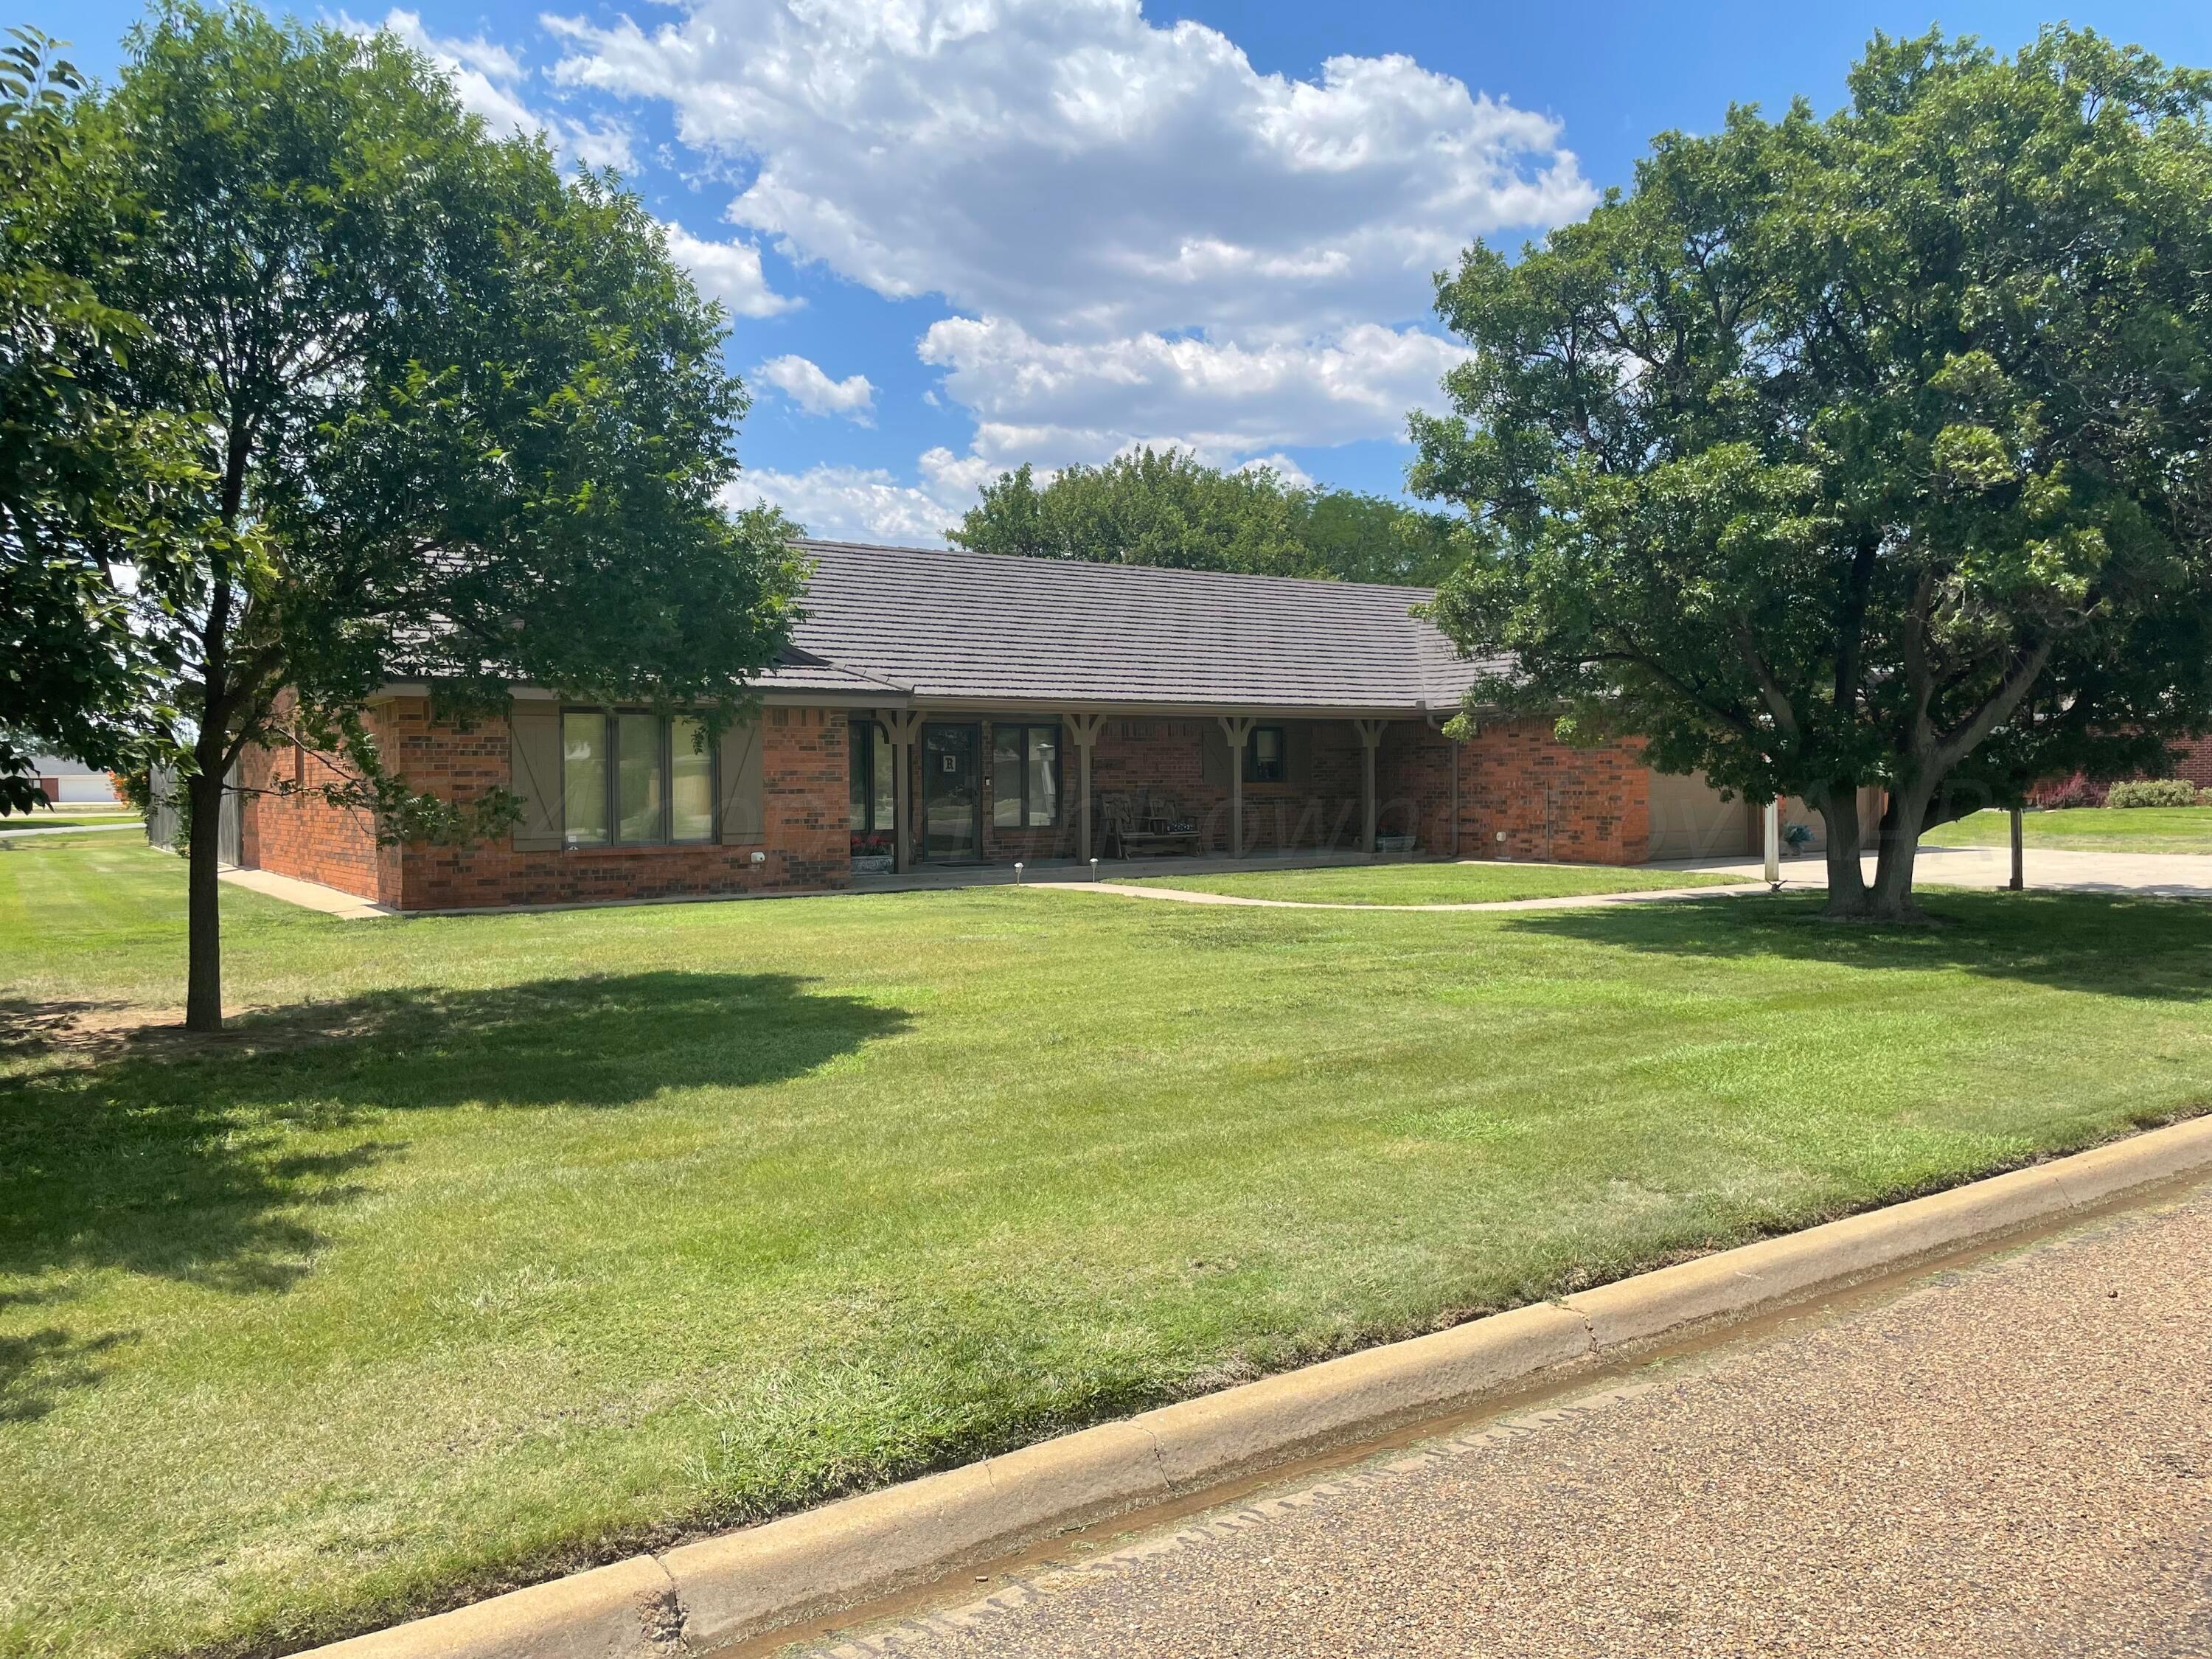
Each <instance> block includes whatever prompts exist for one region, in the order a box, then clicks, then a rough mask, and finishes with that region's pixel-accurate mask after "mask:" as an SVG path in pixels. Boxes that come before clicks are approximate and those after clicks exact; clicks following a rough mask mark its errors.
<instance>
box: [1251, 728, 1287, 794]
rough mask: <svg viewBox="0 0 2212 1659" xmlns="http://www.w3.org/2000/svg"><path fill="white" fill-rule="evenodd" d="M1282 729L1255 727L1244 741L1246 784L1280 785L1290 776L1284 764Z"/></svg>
mask: <svg viewBox="0 0 2212 1659" xmlns="http://www.w3.org/2000/svg"><path fill="white" fill-rule="evenodd" d="M1284 755H1285V749H1284V744H1283V728H1282V727H1281V726H1254V727H1253V728H1252V732H1251V735H1250V736H1249V737H1248V738H1245V739H1244V781H1245V782H1247V783H1280V782H1282V781H1283V780H1284V779H1285V778H1287V777H1288V776H1289V775H1290V769H1289V768H1288V767H1287V766H1286V765H1285V762H1284Z"/></svg>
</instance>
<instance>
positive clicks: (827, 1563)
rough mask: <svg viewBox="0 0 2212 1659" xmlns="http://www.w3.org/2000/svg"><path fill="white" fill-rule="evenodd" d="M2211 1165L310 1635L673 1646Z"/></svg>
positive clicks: (1082, 1436) (707, 1639) (1179, 1411)
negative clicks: (424, 1610) (450, 1606)
mask: <svg viewBox="0 0 2212 1659" xmlns="http://www.w3.org/2000/svg"><path fill="white" fill-rule="evenodd" d="M2207 1165H2212V1115H2208V1116H2203V1117H2197V1118H2191V1119H2188V1120H2186V1121H2183V1122H2180V1123H2175V1124H2171V1125H2168V1126H2167V1127H2164V1128H2159V1129H2152V1130H2148V1131H2146V1132H2144V1133H2140V1134H2136V1135H2131V1136H2130V1137H2128V1138H2127V1139H2124V1140H2118V1141H2113V1142H2110V1143H2108V1144H2106V1145H2105V1146H2099V1147H2096V1148H2093V1149H2092V1150H2090V1151H2088V1152H2076V1153H2074V1154H2072V1155H2071V1156H2069V1157H2066V1158H2056V1159H2053V1160H2051V1162H2048V1163H2045V1164H2033V1165H2031V1166H2030V1167H2028V1168H2027V1169H2023V1170H2014V1171H2012V1172H2011V1173H2009V1174H2007V1175H2001V1176H1991V1177H1990V1178H1989V1179H1986V1180H1983V1181H1976V1182H1968V1183H1966V1185H1964V1186H1960V1187H1954V1188H1950V1189H1948V1190H1947V1191H1944V1192H1941V1193H1936V1194H1932V1195H1930V1196H1929V1197H1926V1198H1919V1199H1913V1200H1909V1201H1907V1202H1905V1203H1902V1204H1895V1205H1891V1206H1887V1208H1883V1209H1879V1210H1870V1211H1868V1212H1865V1213H1863V1214H1860V1215H1854V1216H1848V1217H1845V1218H1844V1219H1842V1220H1840V1221H1831V1222H1826V1223H1824V1224H1823V1225H1820V1226H1817V1227H1810V1228H1808V1229H1806V1230H1805V1231H1802V1232H1796V1233H1789V1234H1785V1235H1784V1236H1783V1237H1778V1238H1770V1239H1762V1240H1761V1241H1759V1243H1755V1244H1746V1245H1742V1246H1741V1247H1739V1248H1737V1249H1731V1250H1723V1251H1721V1252H1719V1253H1717V1254H1716V1255H1708V1256H1700V1257H1698V1258H1697V1259H1696V1260H1694V1261H1686V1262H1682V1263H1680V1264H1678V1265H1677V1266H1674V1267H1662V1268H1660V1269H1658V1270H1656V1272H1652V1273H1639V1274H1637V1275H1636V1276H1635V1277H1633V1278H1630V1279H1620V1280H1616V1281H1615V1282H1614V1283H1613V1284H1610V1285H1601V1286H1599V1287H1598V1288H1597V1289H1595V1290H1590V1291H1577V1292H1576V1293H1574V1294H1573V1295H1571V1296H1569V1297H1564V1298H1563V1299H1561V1300H1559V1301H1557V1302H1543V1303H1537V1304H1532V1305H1530V1306H1528V1307H1525V1308H1516V1309H1514V1310H1511V1311H1510V1312H1507V1313H1502V1314H1495V1315H1492V1316H1489V1317H1488V1318H1485V1319H1477V1320H1472V1321H1470V1322H1468V1323H1467V1324H1464V1325H1460V1326H1455V1327H1454V1328H1452V1329H1450V1330H1446V1331H1439V1332H1437V1333H1435V1334H1431V1335H1428V1336H1419V1337H1413V1338H1412V1339H1410V1340H1406V1341H1402V1342H1393V1343H1389V1344H1385V1345H1383V1346H1379V1347H1375V1348H1369V1349H1365V1350H1363V1351H1362V1352H1358V1353H1352V1354H1346V1355H1345V1356H1343V1357H1342V1358H1336V1359H1331V1360H1326V1361H1323V1362H1322V1363H1321V1364H1316V1365H1310V1366H1307V1367H1305V1368H1304V1369H1303V1370H1294V1371H1285V1372H1283V1373H1281V1374H1279V1375H1278V1376H1269V1377H1263V1378H1261V1380H1260V1381H1258V1382H1255V1383H1243V1384H1241V1385H1239V1386H1238V1387H1236V1388H1233V1389H1225V1390H1223V1391H1222V1392H1221V1393H1218V1394H1212V1395H1202V1396H1200V1398H1197V1399H1194V1400H1185V1401H1178V1402H1177V1403H1176V1404H1175V1405H1172V1406H1163V1407H1158V1409H1156V1410H1152V1411H1149V1412H1146V1413H1142V1414H1140V1415H1139V1416H1136V1417H1132V1418H1128V1419H1124V1420H1123V1421H1121V1422H1118V1423H1106V1424H1102V1425H1098V1426H1097V1427H1095V1428H1090V1429H1083V1430H1079V1431H1076V1432H1075V1433H1073V1434H1067V1435H1063V1436H1061V1437H1059V1438H1057V1439H1054V1440H1047V1441H1043V1442H1042V1443H1038V1444H1036V1445H1034V1446H1028V1447H1024V1448H1023V1449H1021V1450H1019V1451H1014V1452H1009V1453H1006V1454H1005V1455H1001V1456H998V1457H993V1458H987V1459H986V1460H984V1461H983V1462H980V1463H971V1464H969V1465H967V1466H966V1467H964V1468H957V1469H950V1470H947V1471H945V1473H943V1474H933V1475H927V1476H924V1477H923V1478H921V1480H910V1481H907V1482H905V1483H903V1484H902V1485H899V1486H886V1487H884V1488H882V1489H881V1490H879V1491H876V1492H864V1493H861V1494H860V1495H859V1496H857V1497H854V1498H844V1499H842V1500H840V1501H838V1502H836V1503H834V1504H824V1505H823V1506H822V1507H821V1508H819V1509H815V1510H805V1511H803V1512H802V1513H800V1514H797V1515H792V1516H785V1517H783V1518H781V1519H780V1520H776V1521H772V1522H766V1523H764V1524H763V1525H760V1526H757V1527H750V1528H744V1529H743V1530H740V1531H737V1532H732V1533H726V1534H722V1535H721V1536H720V1537H715V1538H708V1539H702V1540H701V1541H698V1542H696V1543H692V1544H686V1545H684V1546H681V1547H678V1548H675V1549H671V1550H669V1551H667V1552H666V1553H664V1554H660V1555H658V1556H652V1555H640V1556H634V1557H632V1558H630V1559H628V1560H625V1561H618V1562H616V1563H615V1564H613V1565H611V1566H605V1567H597V1568H594V1569H592V1571H588V1572H582V1573H577V1574H574V1575H573V1576H571V1577H566V1578H559V1579H555V1580H552V1581H551V1582H550V1583H543V1584H535V1585H532V1586H530V1587H529V1588H527V1589H520V1590H514V1591H512V1592H510V1593H508V1594H507V1595H500V1596H495V1597H493V1598H492V1599H490V1600H489V1601H480V1602H477V1604H475V1605H474V1606H472V1607H460V1608H457V1609H455V1610H454V1611H453V1612H450V1613H438V1614H435V1615H433V1616H431V1617H429V1618H427V1619H419V1620H414V1621H412V1622H411V1623H409V1624H404V1625H398V1626H392V1628H390V1629H388V1630H383V1631H379V1632H374V1633H373V1634H370V1635H368V1636H358V1637H355V1638H350V1639H349V1640H347V1641H343V1642H338V1643H335V1644H331V1645H330V1646H327V1647H322V1648H317V1649H315V1650H313V1653H314V1654H315V1655H317V1656H320V1659H672V1656H674V1655H676V1654H678V1653H683V1652H691V1653H702V1652H712V1651H714V1650H716V1649H718V1648H722V1647H726V1646H731V1645H733V1644H737V1643H738V1642H741V1641H744V1640H746V1639H748V1638H753V1637H757V1636H763V1635H767V1634H769V1633H770V1632H775V1631H776V1630H778V1629H781V1628H782V1627H784V1626H787V1625H790V1624H793V1623H794V1622H796V1621H797V1620H801V1619H805V1618H807V1617H809V1616H811V1615H814V1614H817V1613H825V1612H829V1611H832V1610H835V1609H836V1608H838V1607H850V1606H853V1605H854V1604H856V1603H859V1602H862V1601H869V1600H872V1599H873V1598H874V1597H876V1596H878V1595H885V1594H888V1593H890V1591H892V1590H895V1589H900V1588H902V1586H905V1585H909V1584H913V1583H921V1582H924V1581H926V1580H927V1579H929V1578H931V1577H935V1576H937V1575H938V1574H939V1573H943V1572H946V1571H952V1570H954V1569H956V1568H958V1567H960V1566H963V1565H968V1564H969V1563H972V1562H976V1561H982V1560H988V1559H993V1558H994V1557H996V1556H999V1555H1002V1554H1005V1553H1008V1552H1010V1551H1012V1550H1013V1549H1015V1548H1018V1547H1020V1546H1022V1545H1024V1544H1025V1543H1030V1542H1033V1541H1036V1540H1037V1539H1039V1538H1041V1537H1043V1536H1046V1535H1048V1534H1051V1533H1053V1532H1055V1531H1058V1530H1060V1529H1061V1528H1067V1527H1073V1526H1081V1525H1085V1524H1087V1523H1089V1522H1094V1521H1099V1520H1103V1519H1106V1518H1108V1517H1109V1516H1115V1515H1121V1514H1127V1513H1128V1512H1130V1511H1132V1510H1138V1509H1142V1508H1145V1507H1147V1506H1149V1505H1152V1504H1159V1503H1164V1502H1166V1501H1168V1500H1169V1499H1170V1498H1176V1497H1178V1496H1182V1495H1184V1494H1187V1493H1188V1492H1192V1491H1194V1490H1196V1489H1200V1488H1202V1487H1204V1486H1209V1485H1212V1484H1214V1483H1216V1482H1218V1481H1222V1480H1229V1479H1232V1478H1234V1477H1236V1476H1238V1475H1241V1474H1250V1473H1252V1472H1254V1471H1256V1470H1259V1469H1262V1468H1267V1466H1268V1465H1270V1464H1273V1463H1277V1462H1284V1461H1286V1460H1288V1459H1290V1458H1292V1457H1295V1456H1298V1455H1302V1454H1305V1453H1309V1452H1312V1451H1316V1450H1319V1449H1323V1448H1325V1447H1327V1446H1329V1445H1331V1444H1334V1443H1344V1442H1347V1441H1352V1440H1356V1439H1358V1438H1361V1437H1364V1436H1366V1435H1369V1434H1373V1433H1379V1432H1383V1431H1387V1430H1389V1429H1392V1428H1395V1427H1400V1426H1402V1425H1405V1424H1407V1423H1409V1422H1414V1421H1418V1420H1419V1419H1422V1418H1425V1417H1429V1416H1435V1415H1441V1414H1443V1413H1446V1412H1448V1411H1450V1410H1453V1409H1455V1408H1456V1407H1462V1406H1464V1405H1466V1404H1468V1403H1469V1402H1471V1401H1474V1400H1476V1399H1478V1398H1480V1396H1482V1395H1486V1394H1492V1393H1498V1392H1502V1391H1504V1390H1506V1389H1510V1388H1513V1387H1516V1386H1519V1385H1523V1384H1526V1383H1528V1382H1530V1381H1531V1380H1533V1379H1539V1378H1541V1376H1542V1374H1543V1373H1544V1372H1546V1371H1549V1370H1555V1369H1558V1368H1559V1367H1562V1366H1565V1365H1568V1364H1573V1363H1575V1362H1577V1361H1581V1360H1586V1359H1589V1358H1592V1357H1594V1356H1595V1355H1599V1354H1602V1353H1605V1352H1609V1351H1610V1350H1612V1349H1614V1348H1617V1347H1620V1346H1623V1345H1625V1344H1630V1343H1635V1342H1640V1341H1645V1340H1650V1339H1651V1338H1654V1337H1658V1336H1662V1335H1664V1334H1667V1333H1668V1332H1670V1331H1674V1330H1676V1329H1678V1328H1681V1327H1683V1326H1686V1325H1690V1324H1693V1323H1696V1322H1699V1321H1703V1320H1709V1319H1716V1318H1723V1317H1729V1316H1741V1315H1745V1314H1749V1313H1753V1312H1755V1311H1758V1310H1761V1309H1764V1308H1766V1307H1769V1306H1771V1305H1773V1304H1778V1303H1783V1302H1787V1301H1790V1300H1791V1299H1794V1298H1796V1297H1802V1296H1804V1295H1806V1294H1807V1293H1808V1292H1811V1291H1818V1290H1820V1289H1823V1288H1826V1287H1830V1286H1833V1285H1840V1284H1844V1283H1847V1282H1849V1281H1850V1280H1852V1279H1859V1278H1862V1277H1863V1276H1865V1275H1867V1274H1869V1273H1873V1272H1875V1271H1876V1270H1878V1269H1882V1268H1887V1267H1895V1266H1897V1265H1899V1263H1904V1262H1908V1261H1912V1260H1913V1259H1915V1258H1917V1257H1921V1256H1926V1255H1934V1254H1936V1253H1938V1252H1941V1251H1943V1250H1947V1249H1955V1248H1957V1247H1959V1246H1960V1245H1965V1244H1970V1243H1975V1242H1977V1241H1978V1240H1982V1239H1987V1238H1994V1237H1999V1236H2001V1235H2002V1234H2005V1233H2008V1232H2011V1231H2016V1230H2018V1229H2020V1228H2021V1227H2024V1226H2027V1225H2030V1224H2032V1223H2034V1222H2037V1221H2039V1220H2043V1219H2045V1218H2049V1217H2051V1216H2057V1215H2063V1214H2064V1213H2065V1212H2068V1211H2069V1210H2076V1209H2081V1208H2083V1207H2085V1206H2091V1205H2094V1204H2096V1203H2099V1202H2100V1201H2101V1200H2106V1199H2109V1198H2111V1197H2112V1196H2114V1195H2115V1194H2119V1193H2123V1192H2125V1191H2128V1190H2129V1189H2130V1188H2139V1187H2145V1186H2148V1185H2151V1184H2153V1183H2155V1182H2160V1181H2164V1180H2166V1179H2169V1178H2171V1177H2173V1176H2180V1175H2185V1174H2187V1173H2189V1172H2191V1171H2192V1170H2199V1169H2203V1168H2204V1167H2205V1166H2207Z"/></svg>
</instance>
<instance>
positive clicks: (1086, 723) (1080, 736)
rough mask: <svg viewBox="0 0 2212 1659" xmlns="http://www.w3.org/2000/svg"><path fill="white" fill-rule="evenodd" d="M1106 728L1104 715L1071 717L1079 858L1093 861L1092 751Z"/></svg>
mask: <svg viewBox="0 0 2212 1659" xmlns="http://www.w3.org/2000/svg"><path fill="white" fill-rule="evenodd" d="M1105 729H1106V717H1105V716H1104V715H1103V714H1070V715H1069V716H1068V717H1067V735H1068V737H1069V738H1070V739H1071V740H1072V741H1073V743H1074V744H1075V777H1076V786H1075V796H1076V799H1075V811H1076V819H1075V822H1076V825H1077V828H1076V832H1075V856H1076V857H1078V858H1079V859H1081V860H1083V861H1084V862H1085V864H1088V863H1090V862H1091V750H1093V749H1094V748H1096V747H1097V744H1098V734H1099V733H1100V732H1103V731H1104V730H1105Z"/></svg>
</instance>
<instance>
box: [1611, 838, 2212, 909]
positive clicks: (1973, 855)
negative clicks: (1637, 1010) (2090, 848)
mask: <svg viewBox="0 0 2212 1659" xmlns="http://www.w3.org/2000/svg"><path fill="white" fill-rule="evenodd" d="M1644 867H1645V868H1647V869H1652V870H1695V871H1699V872H1704V873H1705V874H1708V875H1729V876H1738V877H1741V878H1746V879H1756V878H1758V877H1759V873H1760V864H1759V860H1757V859H1755V858H1751V859H1705V860H1687V861H1678V862H1674V863H1668V864H1654V865H1647V866H1644ZM1864 867H1865V870H1866V874H1867V878H1868V879H1869V881H1871V880H1872V879H1873V878H1874V860H1873V859H1872V858H1869V859H1867V860H1865V866H1864ZM2026 869H2027V884H2028V886H2029V887H2030V888H2031V889H2037V888H2039V889H2042V890H2045V891H2049V890H2063V891H2065V892H2069V893H2129V894H2135V895H2139V896H2149V897H2154V898H2212V856H2208V855H2206V854H2202V853H2070V852H2062V851H2060V850H2058V849H2057V848H2034V847H2031V848H2028V849H2027V860H2026ZM2011 879H2012V854H2011V852H2010V851H2009V850H2008V849H2007V848H2002V847H1923V848H1921V849H1920V854H1919V856H1918V857H1917V859H1916V860H1914V861H1913V871H1912V882H1913V885H1914V886H1915V887H1923V888H1924V887H2002V886H2004V885H2005V884H2007V883H2008V882H2009V881H2010V880H2011ZM1782 880H1783V884H1784V888H1785V889H1787V888H1791V887H1818V888H1821V889H1823V890H1825V889H1826V887H1827V884H1828V864H1827V860H1826V859H1820V858H1800V859H1784V860H1782Z"/></svg>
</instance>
